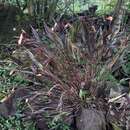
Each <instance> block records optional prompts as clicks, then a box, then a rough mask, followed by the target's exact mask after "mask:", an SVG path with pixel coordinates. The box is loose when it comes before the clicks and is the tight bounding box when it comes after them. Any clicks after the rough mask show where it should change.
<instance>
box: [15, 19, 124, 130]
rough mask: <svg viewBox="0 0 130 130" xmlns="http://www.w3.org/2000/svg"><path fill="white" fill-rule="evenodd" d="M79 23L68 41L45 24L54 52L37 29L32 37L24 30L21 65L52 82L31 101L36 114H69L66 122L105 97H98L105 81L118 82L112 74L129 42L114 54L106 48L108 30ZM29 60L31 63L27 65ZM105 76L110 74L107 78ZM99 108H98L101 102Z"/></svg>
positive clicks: (67, 38)
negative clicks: (47, 88) (47, 89)
mask: <svg viewBox="0 0 130 130" xmlns="http://www.w3.org/2000/svg"><path fill="white" fill-rule="evenodd" d="M79 22H80V27H79V28H78V30H79V32H76V34H75V33H73V35H72V36H70V35H71V34H70V33H67V34H68V35H67V34H66V35H64V39H65V40H63V39H62V38H61V37H60V34H58V33H57V32H54V31H52V30H51V29H50V28H49V27H48V26H47V25H46V24H45V25H44V32H43V35H44V36H46V37H48V39H49V42H50V43H52V44H53V45H54V46H53V48H51V49H50V48H48V46H47V45H45V44H43V43H42V40H41V39H40V37H39V34H38V32H37V31H36V30H35V29H34V28H32V33H33V36H32V37H31V36H28V34H27V33H26V32H24V31H23V32H22V33H21V35H20V39H19V41H18V45H19V47H20V49H18V52H20V51H21V53H22V54H24V55H25V57H23V55H22V56H21V55H20V56H21V58H20V57H18V59H20V60H21V62H22V63H23V64H22V65H21V66H24V67H23V68H24V69H26V70H27V71H29V74H30V73H31V74H33V75H34V76H35V77H36V78H37V79H39V82H40V80H41V81H44V80H45V79H46V80H48V81H51V83H52V87H51V88H50V89H49V91H47V92H44V93H43V92H40V93H38V94H37V95H36V96H34V97H33V99H31V98H30V99H28V102H29V105H30V106H31V107H30V108H31V111H33V114H34V113H38V112H39V113H40V114H41V113H42V112H43V110H45V111H47V112H48V113H49V116H50V117H55V115H58V114H60V112H67V113H69V115H67V116H66V117H65V118H64V119H63V120H64V121H65V120H66V118H72V117H73V116H72V115H73V112H74V111H75V113H78V112H79V110H80V108H82V107H84V106H85V105H86V104H91V102H93V100H95V99H96V100H97V99H98V98H100V97H101V96H100V97H98V96H97V95H98V94H97V92H98V91H97V90H98V87H100V86H98V84H99V83H100V82H101V81H105V82H106V81H109V82H111V81H112V82H116V80H115V79H114V77H113V76H112V74H111V73H109V72H110V71H111V69H112V67H113V65H114V64H115V62H116V61H117V59H118V58H119V57H120V55H121V53H122V51H123V49H124V48H125V47H126V46H125V45H126V43H124V42H123V43H121V47H120V48H119V52H118V53H116V55H114V54H113V53H112V51H111V49H110V47H109V46H106V45H107V42H108V41H107V37H106V35H107V34H108V32H107V34H104V35H103V33H106V31H104V32H102V31H99V30H96V29H97V28H96V27H94V25H93V23H94V22H92V21H91V20H89V19H87V20H86V19H83V20H81V21H79ZM72 26H73V25H72ZM70 29H74V27H73V28H70ZM72 31H73V30H72ZM74 32H75V31H74ZM97 33H99V34H98V35H97ZM74 35H76V36H77V35H78V36H79V37H76V36H75V37H74ZM104 36H105V37H104ZM73 38H74V39H73ZM104 39H105V40H104ZM79 45H80V47H79ZM16 56H17V55H16ZM15 58H17V57H15ZM22 58H25V59H22ZM22 60H23V61H22ZM26 61H27V62H28V61H29V64H26ZM104 74H106V75H105V76H104V78H103V75H104ZM32 80H33V79H32ZM81 90H82V91H81ZM84 92H85V93H84ZM103 93H104V92H103ZM103 93H101V94H103ZM45 96H46V99H45ZM82 100H84V101H83V102H82ZM104 100H106V99H105V98H104V99H103V100H102V106H103V105H106V103H107V102H104ZM41 104H42V105H41ZM84 104H85V105H84ZM95 105H97V106H98V104H97V103H95ZM99 105H100V104H99ZM42 108H43V109H42ZM99 108H101V107H100V106H99ZM41 109H42V110H41ZM53 125H54V126H55V127H54V129H57V126H58V128H59V125H58V124H57V122H54V123H52V127H53ZM62 127H63V126H62Z"/></svg>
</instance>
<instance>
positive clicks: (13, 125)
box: [0, 115, 36, 130]
mask: <svg viewBox="0 0 130 130" xmlns="http://www.w3.org/2000/svg"><path fill="white" fill-rule="evenodd" d="M0 129H1V130H14V129H15V130H23V129H24V130H36V129H35V124H34V123H33V122H24V121H22V119H21V117H20V116H19V115H16V116H12V117H9V118H8V119H7V118H4V117H0Z"/></svg>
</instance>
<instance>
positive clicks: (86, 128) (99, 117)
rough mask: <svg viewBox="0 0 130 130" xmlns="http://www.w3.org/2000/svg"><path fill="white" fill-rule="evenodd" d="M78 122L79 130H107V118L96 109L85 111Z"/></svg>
mask: <svg viewBox="0 0 130 130" xmlns="http://www.w3.org/2000/svg"><path fill="white" fill-rule="evenodd" d="M76 122H77V128H78V130H106V122H105V116H104V114H103V112H102V111H98V110H96V109H83V110H82V112H81V115H80V117H78V118H77V121H76Z"/></svg>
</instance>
